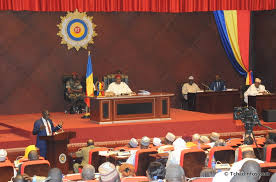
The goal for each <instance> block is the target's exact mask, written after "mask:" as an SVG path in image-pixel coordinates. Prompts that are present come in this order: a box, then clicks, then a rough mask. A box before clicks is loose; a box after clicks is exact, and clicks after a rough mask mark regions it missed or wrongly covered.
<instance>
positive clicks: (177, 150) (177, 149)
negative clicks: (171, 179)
mask: <svg viewBox="0 0 276 182" xmlns="http://www.w3.org/2000/svg"><path fill="white" fill-rule="evenodd" d="M173 147H174V151H172V152H171V153H170V154H169V157H168V161H167V164H166V166H169V165H171V164H177V165H179V164H180V157H181V151H182V150H184V149H187V147H186V142H185V141H184V140H183V139H182V138H178V139H176V140H175V141H174V142H173Z"/></svg>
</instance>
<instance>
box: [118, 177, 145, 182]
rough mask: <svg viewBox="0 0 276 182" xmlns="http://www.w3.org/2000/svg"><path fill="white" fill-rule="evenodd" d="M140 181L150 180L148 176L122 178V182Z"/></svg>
mask: <svg viewBox="0 0 276 182" xmlns="http://www.w3.org/2000/svg"><path fill="white" fill-rule="evenodd" d="M139 181H149V179H148V178H147V177H146V176H135V177H124V178H121V182H139Z"/></svg>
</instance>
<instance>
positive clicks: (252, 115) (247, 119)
mask: <svg viewBox="0 0 276 182" xmlns="http://www.w3.org/2000/svg"><path fill="white" fill-rule="evenodd" d="M233 114H234V116H233V117H234V120H241V121H242V122H243V123H244V124H251V125H253V126H255V125H259V124H260V120H259V117H258V114H257V111H256V109H255V108H254V107H252V106H250V107H234V113H233Z"/></svg>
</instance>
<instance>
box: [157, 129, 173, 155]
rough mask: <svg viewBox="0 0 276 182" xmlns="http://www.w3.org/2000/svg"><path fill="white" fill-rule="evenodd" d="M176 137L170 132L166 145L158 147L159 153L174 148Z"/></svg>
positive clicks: (166, 138) (165, 141) (165, 140)
mask: <svg viewBox="0 0 276 182" xmlns="http://www.w3.org/2000/svg"><path fill="white" fill-rule="evenodd" d="M175 139H176V136H175V135H174V134H173V133H171V132H168V133H167V134H166V136H165V139H164V145H163V146H160V147H159V148H158V153H163V152H165V151H167V149H170V148H172V146H173V142H174V141H175Z"/></svg>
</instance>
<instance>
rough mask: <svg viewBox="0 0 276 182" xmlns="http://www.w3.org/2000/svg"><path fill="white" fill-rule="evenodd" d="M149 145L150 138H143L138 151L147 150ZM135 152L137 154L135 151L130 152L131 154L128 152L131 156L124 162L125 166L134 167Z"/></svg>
mask: <svg viewBox="0 0 276 182" xmlns="http://www.w3.org/2000/svg"><path fill="white" fill-rule="evenodd" d="M149 144H150V138H149V137H147V136H144V137H143V138H142V139H141V142H140V149H148V148H149ZM136 152H137V150H131V152H130V153H131V155H130V156H129V158H128V159H127V161H126V163H127V164H132V165H133V166H135V158H136Z"/></svg>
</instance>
